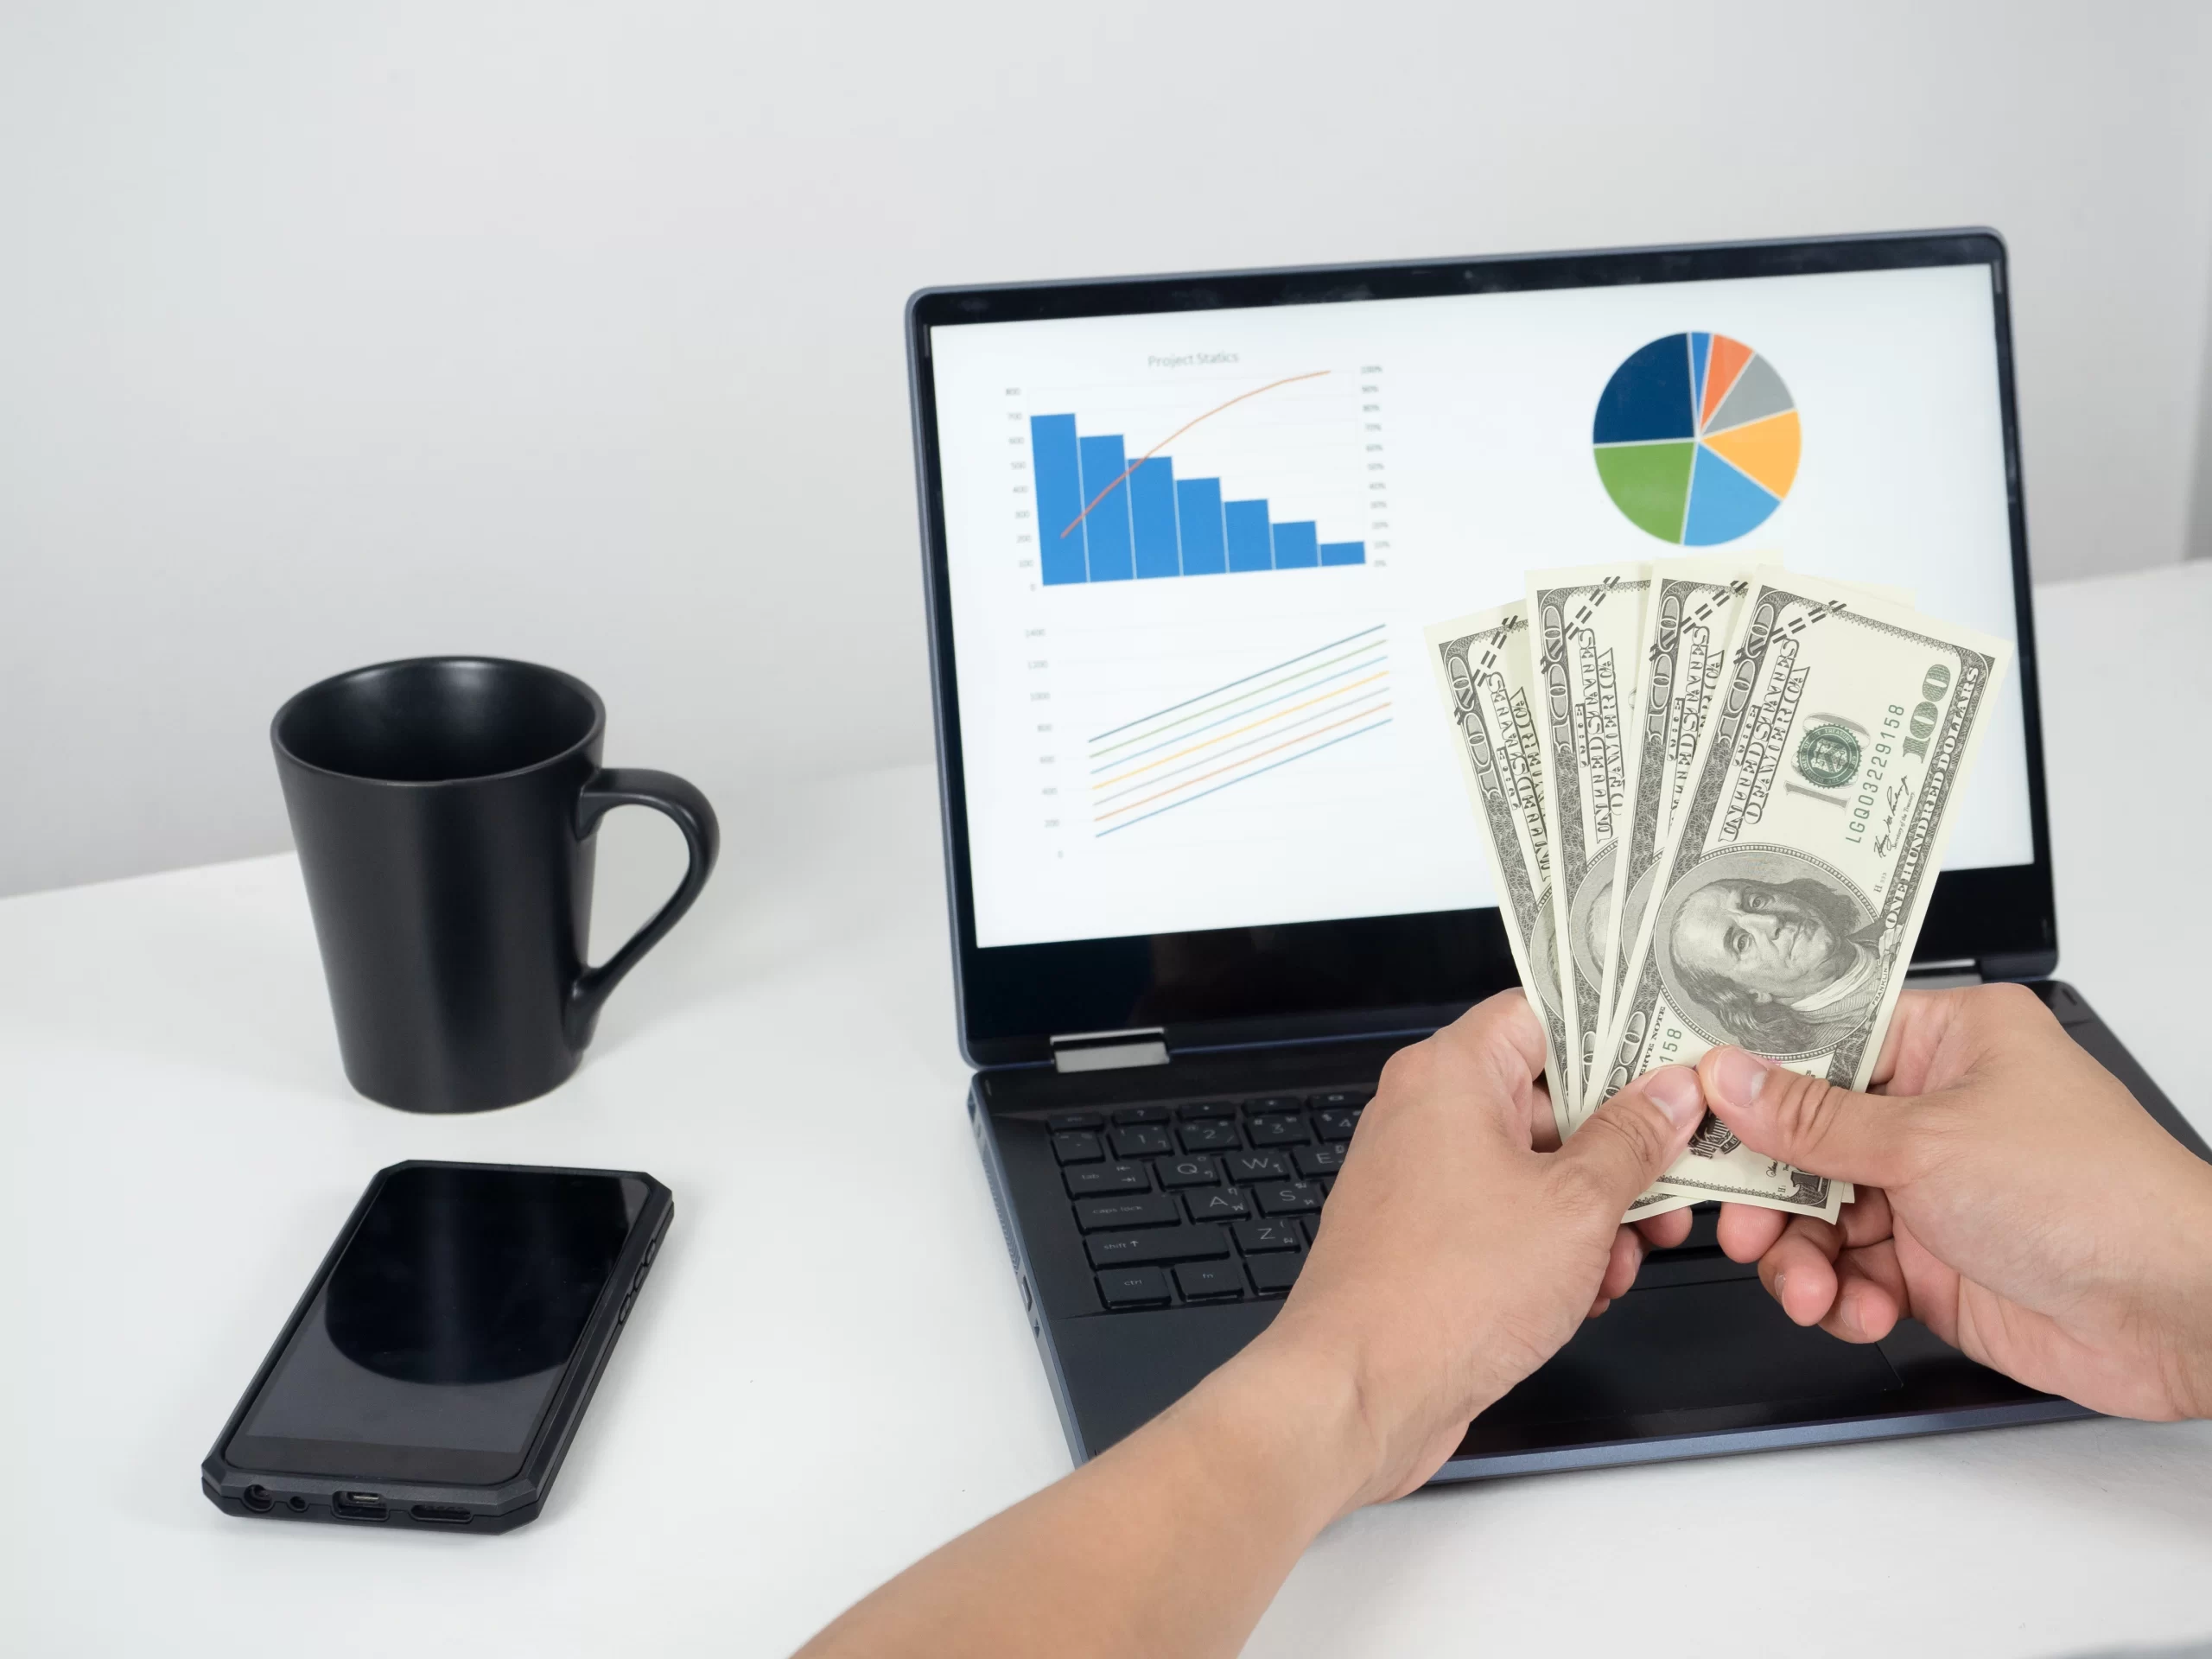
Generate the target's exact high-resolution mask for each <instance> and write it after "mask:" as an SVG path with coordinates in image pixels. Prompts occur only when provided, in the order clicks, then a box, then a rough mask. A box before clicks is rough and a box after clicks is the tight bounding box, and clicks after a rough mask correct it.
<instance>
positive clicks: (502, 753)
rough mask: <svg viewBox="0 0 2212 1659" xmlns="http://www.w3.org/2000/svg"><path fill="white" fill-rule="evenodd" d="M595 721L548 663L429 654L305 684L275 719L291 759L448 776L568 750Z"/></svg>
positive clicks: (577, 690)
mask: <svg viewBox="0 0 2212 1659" xmlns="http://www.w3.org/2000/svg"><path fill="white" fill-rule="evenodd" d="M598 722H599V706H598V702H597V700H596V699H594V697H593V696H591V694H590V693H589V692H588V691H586V690H584V689H583V688H582V686H581V685H579V684H578V683H576V682H575V681H573V680H571V679H569V677H568V676H566V675H564V674H557V673H556V672H554V671H552V670H551V669H547V668H537V667H534V666H532V665H531V664H528V663H509V662H500V661H497V660H493V659H489V658H473V657H429V658H419V659H417V660H416V661H414V662H406V663H385V664H379V665H378V666H377V667H374V668H364V669H359V670H356V671H354V672H353V673H351V674H341V675H340V676H339V677H337V678H335V679H331V680H325V681H324V682H323V683H321V684H320V685H314V686H309V687H308V689H307V690H304V691H302V692H301V693H300V694H299V696H296V697H294V698H293V699H292V701H291V702H289V703H287V704H286V705H285V706H284V708H283V711H282V712H281V713H280V714H279V715H277V733H276V735H277V743H278V744H279V746H280V747H283V750H284V752H285V753H288V754H289V755H291V756H292V757H293V758H294V759H295V760H301V761H303V762H305V763H306V764H307V765H308V766H315V767H319V768H321V770H322V771H325V772H340V773H343V774H345V775H346V776H347V777H353V778H368V779H377V780H378V781H380V782H385V783H399V784H436V783H453V782H456V781H459V780H460V779H467V778H493V777H497V776H498V775H499V774H500V773H502V772H520V771H522V770H524V768H525V767H529V766H537V765H538V764H539V763H540V762H541V761H545V760H552V759H553V758H554V757H555V756H556V755H558V754H563V753H566V752H567V751H568V750H569V749H571V748H574V747H575V746H576V745H577V744H579V743H581V742H582V741H584V740H585V739H586V738H588V737H589V736H590V735H591V734H592V731H593V728H594V727H595V726H596V725H597V724H598Z"/></svg>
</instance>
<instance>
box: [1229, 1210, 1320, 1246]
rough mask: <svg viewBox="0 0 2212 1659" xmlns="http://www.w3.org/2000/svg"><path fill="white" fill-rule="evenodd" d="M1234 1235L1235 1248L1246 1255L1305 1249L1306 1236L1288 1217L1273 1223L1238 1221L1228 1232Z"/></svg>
mask: <svg viewBox="0 0 2212 1659" xmlns="http://www.w3.org/2000/svg"><path fill="white" fill-rule="evenodd" d="M1231 1231H1233V1232H1234V1233H1236V1248H1237V1249H1240V1250H1242V1251H1243V1252H1244V1254H1245V1255H1267V1254H1268V1252H1270V1251H1272V1250H1297V1249H1304V1248H1305V1247H1306V1235H1305V1233H1304V1232H1302V1231H1301V1230H1300V1228H1299V1225H1298V1223H1297V1222H1296V1221H1294V1220H1293V1219H1291V1218H1290V1217H1281V1219H1278V1220H1274V1221H1240V1222H1238V1223H1237V1224H1236V1226H1235V1227H1234V1228H1232V1229H1231Z"/></svg>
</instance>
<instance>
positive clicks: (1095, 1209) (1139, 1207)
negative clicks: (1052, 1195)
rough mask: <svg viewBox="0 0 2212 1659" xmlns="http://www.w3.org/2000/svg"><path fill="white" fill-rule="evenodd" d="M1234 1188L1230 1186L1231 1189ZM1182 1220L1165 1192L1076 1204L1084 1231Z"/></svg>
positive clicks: (1078, 1222) (1077, 1218) (1171, 1223)
mask: <svg viewBox="0 0 2212 1659" xmlns="http://www.w3.org/2000/svg"><path fill="white" fill-rule="evenodd" d="M1232 1190H1233V1189H1232ZM1182 1219H1183V1214H1182V1211H1179V1210H1178V1209H1176V1207H1175V1200H1174V1199H1173V1198H1170V1197H1168V1195H1167V1194H1166V1193H1165V1192H1145V1193H1131V1194H1130V1195H1129V1196H1128V1197H1127V1198H1085V1199H1084V1201H1083V1202H1082V1203H1081V1204H1078V1205H1076V1207H1075V1224H1076V1225H1077V1226H1078V1227H1080V1228H1082V1229H1083V1230H1084V1232H1086V1233H1097V1232H1104V1231H1106V1230H1109V1229H1111V1230H1114V1231H1116V1232H1126V1231H1127V1230H1128V1229H1130V1228H1132V1227H1173V1226H1174V1225H1175V1224H1177V1223H1178V1222H1179V1221H1181V1220H1182Z"/></svg>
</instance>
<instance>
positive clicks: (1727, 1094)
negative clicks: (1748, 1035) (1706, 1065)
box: [1713, 1048, 1774, 1106]
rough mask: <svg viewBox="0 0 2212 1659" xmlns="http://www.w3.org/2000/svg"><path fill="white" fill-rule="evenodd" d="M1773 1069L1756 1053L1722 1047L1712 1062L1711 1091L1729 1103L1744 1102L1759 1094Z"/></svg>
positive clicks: (1745, 1104)
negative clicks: (1717, 1056)
mask: <svg viewBox="0 0 2212 1659" xmlns="http://www.w3.org/2000/svg"><path fill="white" fill-rule="evenodd" d="M1773 1069H1774V1068H1773V1067H1772V1066H1770V1065H1768V1064H1767V1063H1766V1062H1765V1061H1764V1060H1763V1059H1761V1058H1759V1057H1758V1055H1756V1054H1746V1053H1745V1052H1744V1051H1743V1050H1742V1049H1740V1048H1724V1049H1722V1050H1721V1051H1720V1057H1719V1058H1718V1059H1716V1060H1714V1061H1713V1093H1714V1094H1715V1095H1717V1096H1719V1098H1720V1099H1721V1101H1723V1102H1724V1103H1726V1104H1728V1105H1730V1106H1748V1105H1750V1104H1751V1103H1752V1102H1753V1101H1755V1100H1757V1099H1758V1097H1759V1090H1760V1089H1762V1088H1763V1087H1764V1086H1765V1084H1766V1074H1767V1073H1768V1072H1769V1071H1772V1070H1773Z"/></svg>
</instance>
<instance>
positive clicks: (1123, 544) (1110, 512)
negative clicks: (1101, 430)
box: [1077, 432, 1136, 582]
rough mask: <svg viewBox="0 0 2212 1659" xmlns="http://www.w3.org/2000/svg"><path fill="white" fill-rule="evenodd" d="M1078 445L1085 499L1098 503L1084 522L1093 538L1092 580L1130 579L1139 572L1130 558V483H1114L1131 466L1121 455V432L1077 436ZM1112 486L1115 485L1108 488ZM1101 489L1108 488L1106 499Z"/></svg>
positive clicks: (1121, 580)
mask: <svg viewBox="0 0 2212 1659" xmlns="http://www.w3.org/2000/svg"><path fill="white" fill-rule="evenodd" d="M1077 448H1079V449H1080V450H1081V451H1082V454H1083V499H1084V501H1085V502H1092V501H1096V502H1097V505H1096V506H1094V507H1092V508H1091V509H1090V517H1089V518H1085V519H1084V521H1083V528H1084V535H1086V536H1087V537H1089V538H1090V579H1091V580H1092V581H1093V582H1127V581H1128V580H1129V578H1130V577H1131V576H1133V575H1135V574H1136V573H1135V569H1133V568H1132V566H1131V563H1130V559H1129V486H1128V480H1122V482H1121V483H1119V484H1115V480H1116V479H1120V478H1121V477H1122V469H1123V467H1126V466H1127V465H1128V463H1127V462H1126V461H1123V460H1122V435H1121V434H1120V433H1118V432H1116V433H1114V434H1113V435H1110V436H1108V437H1103V438H1082V439H1078V440H1077ZM1109 485H1113V486H1114V487H1113V488H1111V489H1108V488H1107V486H1109ZM1102 490H1105V491H1106V495H1105V499H1103V500H1101V499H1099V492H1100V491H1102ZM1077 511H1078V512H1079V511H1081V509H1079V508H1078V509H1077Z"/></svg>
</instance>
